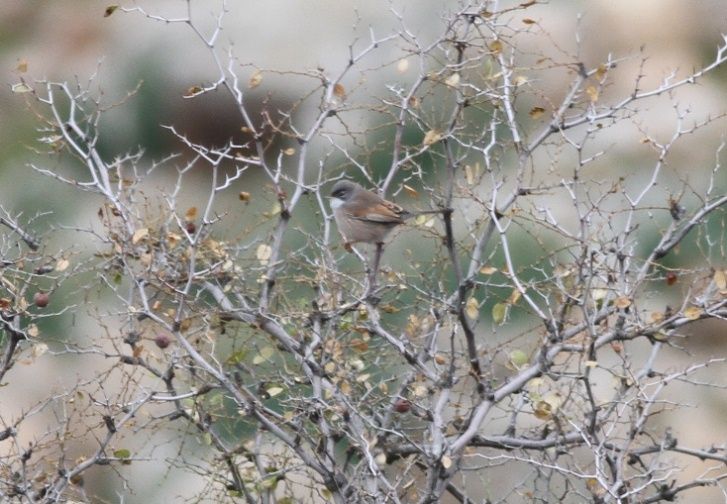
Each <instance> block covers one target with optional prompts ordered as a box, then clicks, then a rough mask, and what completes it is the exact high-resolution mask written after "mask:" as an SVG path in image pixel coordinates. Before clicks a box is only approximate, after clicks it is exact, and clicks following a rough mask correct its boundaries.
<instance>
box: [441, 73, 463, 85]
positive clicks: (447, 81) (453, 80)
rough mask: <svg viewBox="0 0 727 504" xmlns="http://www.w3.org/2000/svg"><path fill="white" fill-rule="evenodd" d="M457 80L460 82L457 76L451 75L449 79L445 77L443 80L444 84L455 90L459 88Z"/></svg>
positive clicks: (455, 74)
mask: <svg viewBox="0 0 727 504" xmlns="http://www.w3.org/2000/svg"><path fill="white" fill-rule="evenodd" d="M459 80H460V77H459V74H458V73H453V74H452V75H450V76H449V77H447V78H446V79H445V80H444V83H445V84H446V85H448V86H450V87H453V88H456V87H457V86H459Z"/></svg>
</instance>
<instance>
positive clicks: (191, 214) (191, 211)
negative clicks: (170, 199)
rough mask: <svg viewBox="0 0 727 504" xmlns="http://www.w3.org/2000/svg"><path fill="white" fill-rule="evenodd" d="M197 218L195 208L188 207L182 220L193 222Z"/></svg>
mask: <svg viewBox="0 0 727 504" xmlns="http://www.w3.org/2000/svg"><path fill="white" fill-rule="evenodd" d="M196 218H197V207H189V208H188V209H187V211H186V212H184V219H185V220H186V221H188V222H189V221H193V220H194V219H196Z"/></svg>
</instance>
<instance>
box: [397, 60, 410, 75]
mask: <svg viewBox="0 0 727 504" xmlns="http://www.w3.org/2000/svg"><path fill="white" fill-rule="evenodd" d="M396 69H397V70H398V72H399V73H404V72H406V71H407V70H409V60H408V59H406V58H402V59H400V60H399V63H397V64H396Z"/></svg>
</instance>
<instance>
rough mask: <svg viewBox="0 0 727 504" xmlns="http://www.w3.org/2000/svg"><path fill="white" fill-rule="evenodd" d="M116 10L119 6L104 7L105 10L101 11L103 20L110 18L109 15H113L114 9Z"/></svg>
mask: <svg viewBox="0 0 727 504" xmlns="http://www.w3.org/2000/svg"><path fill="white" fill-rule="evenodd" d="M118 8H119V6H118V5H109V6H108V7H106V10H105V11H103V17H105V18H106V17H109V16H110V15H111V14H113V13H114V12H115V11H116V9H118Z"/></svg>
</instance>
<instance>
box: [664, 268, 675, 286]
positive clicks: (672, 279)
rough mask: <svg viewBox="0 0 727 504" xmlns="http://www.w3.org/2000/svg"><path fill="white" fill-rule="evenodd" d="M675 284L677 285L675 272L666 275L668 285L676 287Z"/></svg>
mask: <svg viewBox="0 0 727 504" xmlns="http://www.w3.org/2000/svg"><path fill="white" fill-rule="evenodd" d="M675 283H677V274H676V273H674V272H673V271H670V272H669V273H667V274H666V284H667V285H674V284H675Z"/></svg>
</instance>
